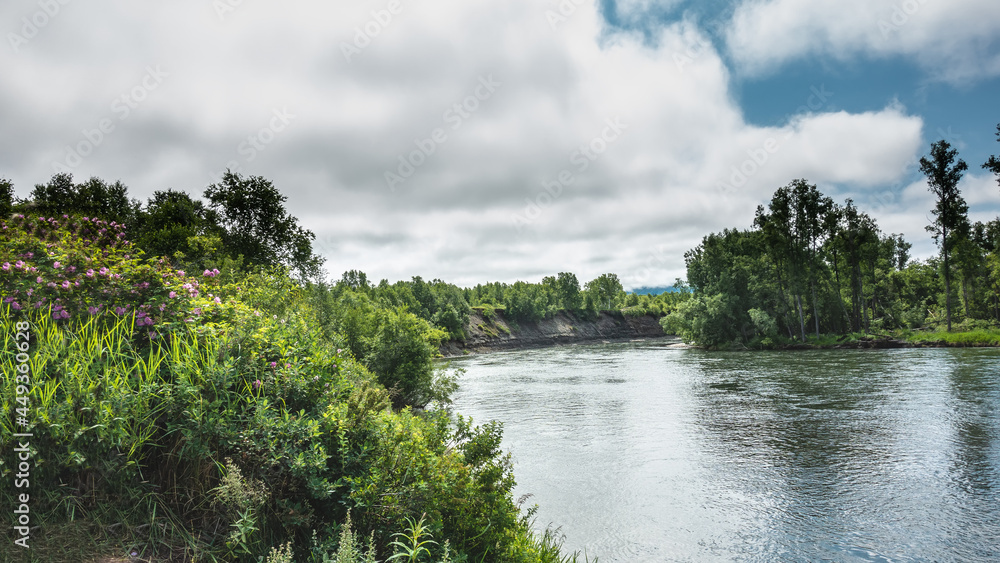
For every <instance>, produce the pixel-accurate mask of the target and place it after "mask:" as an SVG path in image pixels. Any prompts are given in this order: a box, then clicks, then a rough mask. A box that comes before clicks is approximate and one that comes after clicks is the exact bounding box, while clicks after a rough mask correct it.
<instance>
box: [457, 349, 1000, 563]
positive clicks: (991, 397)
mask: <svg viewBox="0 0 1000 563" xmlns="http://www.w3.org/2000/svg"><path fill="white" fill-rule="evenodd" d="M455 363H456V364H457V365H459V366H461V367H464V368H466V369H467V370H468V371H467V374H466V375H465V377H464V378H463V380H462V381H461V383H462V386H461V389H460V390H459V392H458V393H457V394H456V401H455V402H456V407H457V409H458V411H459V412H462V413H463V414H466V415H472V416H473V417H474V418H475V419H476V420H477V421H479V422H483V421H486V420H491V419H493V420H500V421H502V422H504V444H505V447H506V448H507V449H508V450H509V451H511V453H512V454H513V457H514V460H515V464H516V465H515V472H516V476H517V478H518V488H517V491H516V494H517V495H520V494H524V493H532V494H533V498H532V499H531V501H529V503H535V502H537V503H538V504H539V505H540V507H541V508H540V510H539V512H538V521H537V525H538V526H539V527H544V526H545V525H547V524H549V523H552V524H557V525H561V526H562V532H563V533H564V534H565V535H566V545H567V547H569V548H571V549H574V550H581V551H583V550H586V552H587V554H588V555H590V556H591V559H593V556H599V557H600V560H601V561H602V562H606V563H610V562H616V561H617V562H626V561H628V562H645V561H649V562H661V561H893V562H896V561H1000V350H995V349H967V350H962V349H955V350H948V349H941V350H937V349H931V350H917V349H914V350H878V351H815V352H795V353H783V352H775V353H707V352H703V351H699V350H684V349H671V348H667V347H664V346H656V345H643V344H628V345H625V344H612V345H601V346H580V347H566V348H556V349H549V350H534V351H524V352H507V353H500V354H494V355H490V356H481V357H472V358H464V359H462V360H458V361H457V362H455Z"/></svg>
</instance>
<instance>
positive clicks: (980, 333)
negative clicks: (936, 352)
mask: <svg viewBox="0 0 1000 563" xmlns="http://www.w3.org/2000/svg"><path fill="white" fill-rule="evenodd" d="M901 336H902V338H903V339H905V340H906V341H907V342H913V343H925V344H932V343H943V344H948V345H951V346H1000V329H995V328H994V329H975V330H968V331H962V332H947V331H934V332H913V333H904V334H902V335H901Z"/></svg>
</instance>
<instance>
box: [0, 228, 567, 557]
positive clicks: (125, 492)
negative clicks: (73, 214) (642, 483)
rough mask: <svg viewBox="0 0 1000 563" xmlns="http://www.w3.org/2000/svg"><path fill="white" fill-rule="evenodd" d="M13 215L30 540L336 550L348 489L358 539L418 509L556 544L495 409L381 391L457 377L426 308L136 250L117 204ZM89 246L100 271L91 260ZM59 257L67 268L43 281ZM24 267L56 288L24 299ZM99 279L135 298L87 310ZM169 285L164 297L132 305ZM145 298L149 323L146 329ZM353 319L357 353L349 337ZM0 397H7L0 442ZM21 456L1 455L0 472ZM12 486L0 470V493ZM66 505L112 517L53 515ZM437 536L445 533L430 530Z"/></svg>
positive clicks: (449, 546) (4, 321)
mask: <svg viewBox="0 0 1000 563" xmlns="http://www.w3.org/2000/svg"><path fill="white" fill-rule="evenodd" d="M5 227H6V232H8V233H12V234H11V236H5V237H4V239H3V246H0V252H2V253H3V256H4V257H5V258H4V259H5V260H7V259H10V260H13V259H14V258H15V257H16V258H17V260H15V262H14V263H13V264H11V263H8V267H7V268H5V269H4V270H3V271H2V274H0V276H2V277H0V287H2V293H3V295H5V296H11V297H13V298H12V299H10V300H9V301H8V302H7V303H6V304H4V305H3V306H2V308H0V329H2V330H3V338H4V339H5V343H4V348H3V351H2V354H0V367H2V368H3V379H2V383H0V392H2V393H3V396H5V397H12V396H15V395H16V392H15V389H14V388H15V387H16V385H17V384H18V382H17V381H16V380H15V378H14V374H15V373H17V372H16V370H15V369H14V367H15V366H14V364H15V363H16V353H15V352H14V350H16V348H15V347H14V346H12V345H11V341H12V339H13V338H14V334H15V333H16V331H15V330H14V323H15V322H28V323H29V324H30V331H29V332H30V333H31V335H32V338H31V342H30V357H31V378H32V388H31V401H32V410H31V414H30V415H29V417H27V420H26V421H27V422H28V424H29V425H28V427H27V428H26V429H27V430H28V431H31V432H33V433H34V434H35V438H34V439H33V441H32V447H33V448H34V449H33V452H32V455H33V460H34V465H33V467H32V484H33V487H37V488H35V489H34V490H38V491H46V492H45V493H43V494H41V495H40V496H39V498H37V499H36V498H35V497H34V496H33V497H32V502H33V504H32V514H33V515H36V517H37V520H36V522H38V524H39V525H41V526H42V532H40V533H39V534H38V537H39V538H40V539H43V541H56V540H61V541H72V542H74V543H76V544H78V545H80V544H86V543H87V542H83V541H81V540H80V534H83V535H84V537H87V538H90V539H88V541H92V542H94V543H96V544H98V545H99V546H100V547H99V549H98V551H102V552H104V551H108V550H111V549H112V548H113V546H115V545H118V546H121V545H127V546H130V548H129V549H131V548H132V547H131V546H134V547H135V549H136V552H137V555H136V556H137V557H141V558H143V559H166V558H173V559H177V560H194V559H197V560H205V561H212V560H216V561H230V560H232V561H252V562H257V561H260V560H264V559H265V558H266V559H267V560H270V561H272V562H279V561H293V560H294V561H302V560H307V559H308V560H312V561H324V560H329V558H330V556H336V555H337V552H336V551H334V549H333V545H332V544H333V543H334V540H333V538H337V537H338V535H339V534H338V532H339V531H341V530H342V529H341V528H340V525H339V524H338V522H342V521H344V519H345V518H346V516H347V513H348V511H350V513H351V515H352V517H353V518H354V524H353V525H355V526H356V527H357V530H358V532H359V533H360V534H361V535H362V537H365V536H367V537H369V538H370V544H369V549H368V550H367V552H365V554H364V555H363V556H362V557H365V558H368V560H374V558H375V557H378V558H380V559H382V560H385V558H387V557H389V556H391V555H392V553H391V550H392V545H391V542H392V541H393V540H394V539H396V540H397V541H400V542H404V540H403V539H400V538H403V536H398V535H396V536H394V534H399V533H404V534H406V536H407V537H411V538H412V537H414V526H413V523H414V522H415V520H414V519H416V518H418V517H420V516H421V515H426V517H425V519H424V520H416V522H423V524H421V530H424V529H425V530H426V534H425V532H424V531H420V534H419V535H420V537H419V538H417V544H422V545H423V546H424V547H426V549H428V550H430V551H432V552H433V553H432V555H433V557H434V558H436V560H449V558H450V559H454V560H456V561H482V560H500V561H512V562H518V561H525V562H529V561H558V560H560V558H561V555H559V548H558V545H556V546H554V547H553V546H552V545H545V544H544V542H545V541H546V540H545V539H544V538H539V537H536V536H535V535H534V534H533V532H532V531H531V529H530V525H529V523H528V522H527V521H526V520H525V519H524V517H523V516H522V514H521V513H520V510H519V508H518V506H517V505H516V504H515V503H514V502H513V499H512V489H513V485H514V479H513V474H512V471H511V463H510V458H509V456H505V455H503V454H502V453H501V449H500V444H501V434H500V427H499V426H498V425H487V426H485V427H481V428H476V427H473V426H472V425H471V422H470V421H466V420H464V419H461V418H459V419H458V420H457V421H453V420H452V419H451V418H450V414H449V411H447V410H442V409H431V410H420V411H416V412H415V411H414V410H411V409H409V408H403V409H400V410H395V409H393V408H392V406H393V401H392V400H391V398H390V397H391V395H390V392H389V391H388V390H387V389H386V387H385V386H383V385H382V384H380V383H379V381H380V380H382V379H383V378H385V377H390V379H389V380H388V381H387V383H390V387H391V388H393V389H395V393H396V394H395V395H394V396H393V397H394V398H396V399H397V401H396V402H397V406H401V404H400V403H422V404H426V402H427V401H430V400H434V401H435V402H436V403H438V404H445V403H446V402H447V398H448V394H449V392H450V391H452V390H454V379H453V378H451V377H447V376H444V375H442V374H443V372H442V371H438V372H437V373H435V372H434V370H433V369H432V368H431V367H430V366H431V357H432V353H431V352H432V351H433V349H434V344H435V342H436V341H437V340H439V339H440V338H442V337H443V333H442V332H440V331H438V330H437V329H434V328H433V327H432V326H431V325H430V324H429V323H428V322H427V321H425V320H424V319H421V318H418V317H417V316H415V315H413V314H412V313H409V312H407V311H406V310H404V309H401V308H400V309H392V308H385V307H382V306H381V305H379V304H378V303H374V302H372V300H371V299H369V298H368V297H367V295H365V294H364V293H356V292H353V291H343V292H341V293H340V294H339V295H334V293H333V292H331V291H330V290H329V288H327V289H326V290H325V291H321V290H319V289H317V288H315V287H313V286H306V287H301V286H299V285H298V284H296V283H294V282H293V281H292V280H290V279H289V278H288V277H287V276H286V275H285V274H284V272H283V271H282V270H281V269H277V270H271V271H256V272H254V273H250V274H240V273H238V272H235V273H234V272H222V271H219V272H216V271H207V272H205V273H203V274H202V275H201V276H188V275H187V274H186V273H185V272H182V271H177V270H174V269H173V268H171V267H170V265H169V264H167V263H166V262H165V261H162V260H160V261H151V260H144V259H141V258H135V257H134V256H135V255H136V254H137V253H136V251H135V248H134V246H132V245H131V243H128V242H126V241H125V239H124V237H118V236H117V232H118V231H117V230H115V228H114V226H113V225H111V224H110V223H108V224H104V223H100V222H97V223H95V222H94V221H91V220H89V219H88V221H86V222H84V221H83V220H82V219H72V218H66V219H64V220H58V221H55V222H53V221H52V220H50V219H44V220H41V221H38V220H34V219H32V220H27V219H25V218H15V219H12V220H11V222H10V223H9V224H5ZM86 229H90V231H93V232H90V231H87V230H86ZM102 229H103V230H104V232H101V230H102ZM81 233H83V234H82V235H81ZM29 249H34V250H29ZM27 252H32V253H33V254H32V255H30V256H22V255H23V254H26V253H27ZM18 261H20V264H18V263H17V262H18ZM56 262H59V264H58V265H57V264H56ZM88 264H96V265H100V266H101V267H104V268H107V270H108V272H104V273H102V272H100V271H99V269H98V270H97V271H95V272H94V274H93V277H90V276H89V275H88V273H87V269H92V268H90V267H89V266H88V267H87V269H84V268H83V266H84V265H88ZM70 266H72V267H74V268H75V269H74V270H73V271H68V270H69V267H70ZM81 271H82V272H83V273H82V274H81ZM60 275H62V276H64V278H65V279H64V278H59V277H58V276H60ZM33 276H34V277H37V276H45V277H44V278H43V281H45V282H46V283H44V284H41V287H42V288H44V289H41V288H36V287H32V286H30V285H29V284H32V283H34V284H36V285H37V283H38V282H37V280H35V279H33ZM143 276H146V277H143ZM50 277H51V278H53V279H55V280H57V281H59V283H57V284H56V285H57V286H58V287H59V288H62V282H63V281H66V282H68V284H69V286H70V287H71V288H72V289H54V288H52V287H49V286H48V285H47V284H48V281H47V280H48V279H49V278H50ZM156 278H159V281H157V282H156V283H153V280H154V279H156ZM146 279H149V280H150V283H149V285H148V286H141V287H137V286H136V284H138V283H142V282H140V280H146ZM77 281H79V282H80V285H79V286H77V285H75V283H76V282H77ZM88 284H89V285H88ZM29 289H31V290H32V295H31V297H33V298H34V297H38V295H43V294H44V296H46V299H47V301H46V302H45V303H44V304H43V305H42V306H39V307H34V306H30V307H20V301H19V300H20V296H21V295H27V291H28V290H29ZM36 291H37V292H39V293H35V292H36ZM133 291H134V292H133ZM18 292H20V293H18ZM45 292H49V293H45ZM52 292H54V293H52ZM170 292H173V293H174V294H175V295H174V296H173V297H171V296H170V295H169V294H170ZM209 292H211V293H209ZM164 293H166V295H163V294H164ZM116 296H117V297H116ZM94 299H108V300H113V299H118V300H119V301H115V302H120V303H122V304H123V305H122V307H124V305H125V304H128V305H129V306H130V310H129V311H127V312H126V311H121V312H115V311H108V310H107V308H104V309H102V310H101V311H95V312H93V313H92V312H90V311H89V310H88V307H91V306H93V305H92V304H93V303H94V301H93V300H94ZM160 299H166V300H167V302H166V305H167V306H166V307H165V308H164V309H163V310H162V311H161V310H160V309H159V307H155V313H149V314H147V316H146V317H141V316H140V315H141V314H142V313H143V312H145V311H146V310H145V309H142V305H143V304H147V303H159V302H160ZM14 303H18V305H19V307H18V308H15V307H14ZM57 304H58V306H59V307H61V309H59V310H56V306H57ZM199 309H200V311H198V310H199ZM64 311H65V312H67V314H66V315H63V314H62V313H63V312H64ZM54 313H58V314H56V315H54ZM140 318H149V319H151V320H152V321H151V324H150V325H146V324H145V322H143V323H142V324H143V326H142V327H141V328H142V330H137V328H139V327H138V325H139V324H140V323H139V319H140ZM320 321H322V322H320ZM342 329H343V330H346V331H347V332H346V333H344V332H341V330H342ZM351 331H354V332H351ZM150 333H154V334H155V335H156V337H155V338H153V337H151V336H150ZM348 341H351V342H352V343H354V344H356V345H357V346H360V347H361V348H360V350H362V351H363V352H364V353H363V354H358V355H352V354H351V351H350V350H348V349H347V348H346V346H344V343H345V342H348ZM356 357H357V359H355V358H356ZM364 362H368V363H370V364H371V365H372V366H374V368H375V369H374V371H375V373H372V371H370V370H369V369H368V368H366V366H365V364H364ZM392 377H395V379H391V378H392ZM400 398H401V400H400ZM12 408H14V405H13V404H12V403H10V402H5V403H4V404H3V411H2V412H0V448H4V449H9V448H10V446H11V444H10V442H11V440H12V434H13V433H14V431H15V427H14V424H15V421H16V417H14V416H13V415H14V412H13V411H12ZM17 430H18V431H20V430H22V428H20V427H18V428H17ZM12 471H13V467H12V466H11V465H10V460H8V459H3V460H0V477H2V478H4V479H9V478H10V476H11V472H12ZM11 495H12V489H11V488H4V489H0V502H2V503H5V504H12V503H13V499H12V497H11ZM407 519H409V520H407ZM74 522H83V523H86V526H85V527H83V528H81V529H82V530H91V531H93V530H104V531H106V530H113V532H100V533H99V534H98V535H97V536H91V535H88V534H92V533H93V532H79V533H77V532H74V534H69V533H62V534H61V533H59V530H63V529H65V530H70V529H76V528H72V526H73V525H74V524H73V523H74ZM340 537H341V538H342V537H343V536H342V535H340ZM320 538H324V539H322V540H321V539H320ZM430 538H433V541H436V542H439V543H438V544H437V545H432V544H429V543H422V542H425V540H426V539H430ZM328 540H329V541H328ZM351 541H352V542H353V541H354V540H353V539H352V540H351ZM341 544H343V545H346V543H345V542H343V541H342V542H341ZM404 544H405V542H404ZM407 545H410V547H411V548H412V547H413V544H412V543H410V544H407ZM33 547H34V546H33ZM47 547H50V548H51V547H53V546H51V545H50V546H47ZM417 547H418V548H419V547H420V545H418V546H417ZM43 549H45V547H43ZM60 549H67V550H68V549H72V546H69V545H64V546H61V547H60ZM340 549H341V548H339V547H338V550H340ZM345 549H346V548H345ZM444 550H447V552H445V551H444ZM417 551H419V549H417ZM420 553H421V555H427V554H426V553H424V552H422V551H421V552H420ZM345 554H347V552H346V551H344V552H343V553H341V555H345ZM357 554H360V551H359V552H358V553H357ZM543 554H548V555H543ZM553 554H554V555H553ZM345 557H346V555H345ZM352 557H353V555H352ZM553 557H555V558H553ZM81 560H83V559H81ZM362 560H364V559H362Z"/></svg>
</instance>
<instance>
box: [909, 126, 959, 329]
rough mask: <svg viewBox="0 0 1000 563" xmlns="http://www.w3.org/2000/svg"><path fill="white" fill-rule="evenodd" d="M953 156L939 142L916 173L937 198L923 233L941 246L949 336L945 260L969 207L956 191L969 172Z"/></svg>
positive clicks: (948, 282) (948, 285) (952, 151)
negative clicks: (932, 219) (925, 179)
mask: <svg viewBox="0 0 1000 563" xmlns="http://www.w3.org/2000/svg"><path fill="white" fill-rule="evenodd" d="M957 154H958V151H957V150H955V149H952V148H951V145H950V144H948V142H947V141H944V140H942V141H938V142H936V143H934V144H933V145H931V158H930V159H928V158H927V157H921V158H920V171H921V172H923V173H924V175H925V176H927V185H928V188H929V189H930V191H931V192H932V193H933V194H934V196H935V197H936V198H937V204H936V205H935V206H934V209H933V210H932V211H931V213H933V214H934V217H935V219H934V222H933V223H931V224H930V225H928V226H927V227H926V229H927V231H928V232H930V233H932V234H933V236H934V241H935V242H937V243H938V245H940V246H941V256H942V258H943V259H944V292H945V315H946V318H947V321H948V331H949V332H951V270H950V265H949V263H948V259H949V255H950V254H951V248H952V246H953V240H952V238H953V236H952V233H953V232H954V231H955V229H956V228H958V227H960V225H961V224H962V222H963V221H968V218H967V215H968V212H969V206H968V205H967V204H966V203H965V200H964V199H963V198H962V194H961V193H960V192H959V190H958V183H959V181H960V180H961V179H962V174H963V173H964V172H965V171H966V170H968V169H969V166H968V165H967V164H966V163H965V161H963V160H961V159H959V160H958V162H955V156H956V155H957Z"/></svg>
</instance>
